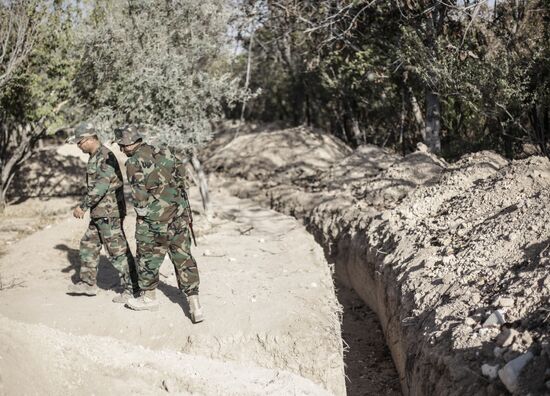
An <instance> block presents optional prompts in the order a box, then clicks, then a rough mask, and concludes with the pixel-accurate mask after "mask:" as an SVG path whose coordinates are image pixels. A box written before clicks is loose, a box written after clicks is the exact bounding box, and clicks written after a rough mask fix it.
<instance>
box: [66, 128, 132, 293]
mask: <svg viewBox="0 0 550 396" xmlns="http://www.w3.org/2000/svg"><path fill="white" fill-rule="evenodd" d="M68 141H69V142H75V141H76V142H77V144H78V147H79V148H80V149H81V150H82V151H83V152H84V153H87V154H89V155H90V158H89V159H88V165H87V168H86V184H87V193H86V195H85V196H84V198H83V200H82V202H81V203H80V205H79V206H78V207H76V208H75V209H74V211H73V216H74V217H76V218H79V219H82V218H83V217H84V213H85V212H86V211H87V210H90V224H89V225H88V230H87V231H86V233H85V234H84V237H82V240H81V241H80V262H81V267H80V282H78V283H77V284H74V285H70V286H69V293H74V294H85V295H89V296H93V295H96V294H97V291H98V288H97V286H96V278H97V266H98V264H99V254H100V251H101V245H103V246H104V247H105V249H106V251H107V253H108V254H109V256H110V259H111V263H112V264H113V266H114V267H115V268H116V269H117V270H118V271H119V274H120V280H121V284H122V286H123V289H124V290H123V292H122V293H121V294H120V295H117V296H115V298H114V299H113V302H116V303H126V302H127V301H128V299H129V298H131V297H133V293H134V291H135V292H137V291H138V286H137V271H136V267H135V262H134V257H133V256H132V253H131V251H130V247H129V246H128V242H127V241H126V236H125V235H124V230H123V227H122V222H123V219H124V217H125V216H126V204H125V202H124V194H123V179H122V173H121V171H120V167H119V165H118V161H117V159H116V158H115V156H114V154H113V153H112V151H111V150H109V149H108V148H107V147H105V146H103V145H102V144H101V142H100V141H99V139H98V137H97V135H96V132H95V129H94V127H93V126H92V125H91V124H87V123H83V124H80V125H79V126H78V127H77V128H76V129H75V135H74V136H72V137H71V138H69V139H68Z"/></svg>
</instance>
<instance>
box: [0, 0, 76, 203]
mask: <svg viewBox="0 0 550 396" xmlns="http://www.w3.org/2000/svg"><path fill="white" fill-rule="evenodd" d="M75 12H76V10H75V9H74V8H73V7H72V6H71V5H70V3H67V4H65V3H63V2H62V1H52V2H47V1H38V0H21V1H7V2H2V3H0V26H1V29H0V33H1V34H2V36H0V42H2V43H3V47H2V48H3V50H2V56H1V57H0V74H1V76H0V211H3V210H4V207H5V205H6V195H7V192H8V188H9V186H10V183H11V181H12V179H13V177H14V175H15V172H16V171H17V169H18V168H19V167H20V166H21V165H22V164H23V162H24V161H26V160H27V159H29V158H30V157H31V155H32V154H33V152H34V149H35V147H36V144H37V143H38V141H39V140H40V139H41V138H42V137H43V136H45V135H46V134H47V133H48V132H49V131H52V130H54V129H55V127H56V125H58V124H59V123H63V117H62V116H61V115H60V110H61V107H62V105H63V103H65V101H66V100H67V99H68V97H69V86H70V83H69V82H70V80H71V73H72V68H71V64H72V63H71V60H70V56H68V52H69V50H70V40H71V37H70V31H71V28H72V23H73V19H72V18H73V16H74V13H75Z"/></svg>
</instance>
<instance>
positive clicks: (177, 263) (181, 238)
mask: <svg viewBox="0 0 550 396" xmlns="http://www.w3.org/2000/svg"><path fill="white" fill-rule="evenodd" d="M168 235H169V251H168V252H169V255H170V259H171V260H172V263H173V264H174V269H175V270H176V278H177V280H178V286H179V288H180V290H181V291H182V292H183V293H185V295H186V296H187V297H189V296H193V295H198V294H199V284H200V278H199V269H198V267H197V262H196V261H195V259H194V258H193V255H192V254H191V231H190V229H189V226H188V225H187V223H186V222H185V220H183V219H181V218H179V219H176V220H174V221H173V222H172V223H171V224H170V228H169V231H168Z"/></svg>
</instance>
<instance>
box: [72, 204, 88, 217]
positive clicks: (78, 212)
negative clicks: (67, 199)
mask: <svg viewBox="0 0 550 396" xmlns="http://www.w3.org/2000/svg"><path fill="white" fill-rule="evenodd" d="M84 213H85V212H84V211H83V210H82V209H81V208H80V206H77V207H76V208H74V210H73V216H74V217H76V218H77V219H82V218H84Z"/></svg>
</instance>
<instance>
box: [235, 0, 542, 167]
mask: <svg viewBox="0 0 550 396" xmlns="http://www.w3.org/2000/svg"><path fill="white" fill-rule="evenodd" d="M245 3H246V2H245ZM256 10H257V12H258V8H257V9H256ZM259 10H260V11H259V12H260V13H261V15H260V17H259V18H257V19H258V20H259V21H260V23H258V24H257V25H256V28H257V29H256V32H255V37H256V40H257V41H258V43H257V44H256V45H255V46H254V47H253V57H252V59H253V66H254V68H253V72H252V82H251V86H254V87H256V88H261V89H262V90H263V94H262V95H260V96H258V98H256V99H255V100H254V101H253V102H252V103H250V104H247V108H248V113H247V117H248V118H250V119H254V118H260V119H262V120H267V121H272V120H284V121H286V122H289V123H291V124H299V123H308V124H311V125H314V126H320V127H322V128H325V129H328V130H329V131H331V132H332V133H334V134H335V135H337V136H340V137H341V138H342V139H344V140H345V141H347V142H349V143H350V144H352V145H357V144H361V143H376V144H388V145H392V146H394V147H396V148H400V149H402V150H404V151H407V150H410V149H413V148H414V147H415V144H416V142H418V141H420V140H422V139H423V133H424V131H426V129H424V128H425V125H426V123H427V122H428V121H429V120H430V117H432V118H433V117H434V115H433V114H430V113H429V112H428V107H427V100H428V97H430V96H431V97H432V98H433V97H434V95H435V98H436V100H437V102H438V106H439V109H440V112H439V113H438V114H436V115H435V117H436V118H437V119H438V120H439V121H440V123H441V131H440V137H441V141H442V149H443V154H444V155H445V156H447V157H449V158H454V157H456V156H458V155H460V154H461V153H464V152H466V151H471V150H480V149H496V150H497V151H500V152H503V153H505V154H506V155H507V156H509V157H513V156H514V155H517V154H521V151H522V146H523V144H524V143H526V142H529V141H533V139H535V141H537V142H538V143H541V142H542V145H543V146H544V145H545V144H546V142H547V141H548V140H550V125H548V118H550V116H549V108H550V100H549V98H550V95H549V79H550V77H549V75H550V72H549V70H550V62H549V52H550V40H549V38H550V34H549V28H548V26H549V25H550V24H549V22H550V5H549V3H548V2H547V1H544V0H538V1H533V2H515V1H511V0H505V1H499V2H497V8H496V9H494V8H490V7H489V6H488V4H487V3H486V2H483V1H477V0H474V1H468V2H459V1H451V2H435V3H434V2H431V1H424V0H421V1H415V2H410V1H401V0H392V1H389V2H368V1H342V2H338V3H334V2H332V1H328V0H327V1H319V2H315V4H314V3H313V2H309V1H305V2H293V1H290V0H283V1H279V2H277V4H272V3H270V2H265V3H263V7H260V8H259ZM262 10H263V12H262ZM245 36H246V34H245ZM244 43H246V37H245V39H244ZM243 48H248V46H247V45H243ZM247 55H248V54H246V53H244V54H243V55H242V56H243V57H246V56H247ZM241 73H242V71H241ZM541 139H542V140H541Z"/></svg>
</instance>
